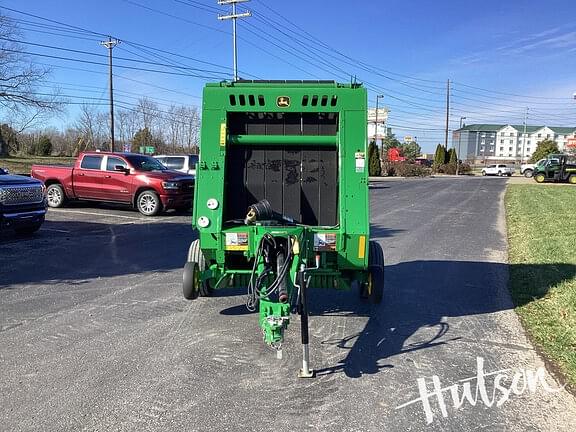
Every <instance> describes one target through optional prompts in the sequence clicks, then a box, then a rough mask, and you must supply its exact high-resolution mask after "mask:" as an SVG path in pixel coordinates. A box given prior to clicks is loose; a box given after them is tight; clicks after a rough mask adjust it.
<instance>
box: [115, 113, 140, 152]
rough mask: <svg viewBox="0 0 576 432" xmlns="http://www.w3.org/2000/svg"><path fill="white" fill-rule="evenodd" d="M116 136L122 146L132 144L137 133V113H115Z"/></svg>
mask: <svg viewBox="0 0 576 432" xmlns="http://www.w3.org/2000/svg"><path fill="white" fill-rule="evenodd" d="M115 123H116V126H117V128H118V135H119V137H120V141H122V143H123V144H128V143H132V138H134V134H135V133H136V132H137V131H138V119H137V113H136V112H135V111H132V110H127V109H124V110H119V111H118V112H117V113H116V122H115Z"/></svg>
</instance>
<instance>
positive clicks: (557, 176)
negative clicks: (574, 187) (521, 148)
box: [534, 154, 576, 184]
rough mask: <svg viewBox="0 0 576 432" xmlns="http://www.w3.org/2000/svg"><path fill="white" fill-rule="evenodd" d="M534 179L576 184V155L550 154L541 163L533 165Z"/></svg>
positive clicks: (541, 181) (538, 181)
mask: <svg viewBox="0 0 576 432" xmlns="http://www.w3.org/2000/svg"><path fill="white" fill-rule="evenodd" d="M534 180H536V182H537V183H544V182H568V183H570V184H576V157H575V156H573V155H566V154H551V155H549V156H548V158H547V160H546V161H545V162H543V163H541V164H540V163H539V164H538V165H536V166H535V167H534Z"/></svg>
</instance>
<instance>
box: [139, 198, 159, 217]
mask: <svg viewBox="0 0 576 432" xmlns="http://www.w3.org/2000/svg"><path fill="white" fill-rule="evenodd" d="M140 208H141V209H142V210H143V211H144V212H146V213H152V212H153V211H154V210H155V209H156V201H154V199H153V198H152V197H151V196H149V195H145V196H143V197H142V198H140Z"/></svg>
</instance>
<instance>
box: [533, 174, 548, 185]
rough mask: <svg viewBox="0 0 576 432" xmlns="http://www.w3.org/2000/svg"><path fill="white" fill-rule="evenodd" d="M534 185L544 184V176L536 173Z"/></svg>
mask: <svg viewBox="0 0 576 432" xmlns="http://www.w3.org/2000/svg"><path fill="white" fill-rule="evenodd" d="M534 180H535V181H536V183H544V182H545V181H546V176H544V174H542V173H538V174H536V175H535V176H534Z"/></svg>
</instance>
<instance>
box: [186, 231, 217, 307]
mask: <svg viewBox="0 0 576 432" xmlns="http://www.w3.org/2000/svg"><path fill="white" fill-rule="evenodd" d="M191 263H195V264H197V267H198V271H199V272H200V274H202V272H204V271H205V270H206V260H205V259H204V254H203V253H202V249H200V241H199V240H198V239H196V240H194V241H193V242H192V243H191V244H190V248H189V249H188V261H187V262H186V264H185V265H184V279H183V286H182V290H183V292H184V297H185V298H187V299H195V298H197V297H198V295H200V296H202V297H208V296H209V295H210V294H212V292H213V291H214V288H213V287H212V282H213V281H212V280H207V281H204V282H201V283H200V286H199V287H198V294H196V297H187V296H186V295H187V292H188V293H189V292H190V291H191V290H192V288H191V287H190V286H189V285H188V286H187V285H186V283H187V282H188V283H189V281H190V279H187V276H186V271H187V270H186V266H188V267H190V266H189V264H191ZM188 271H190V270H188Z"/></svg>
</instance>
